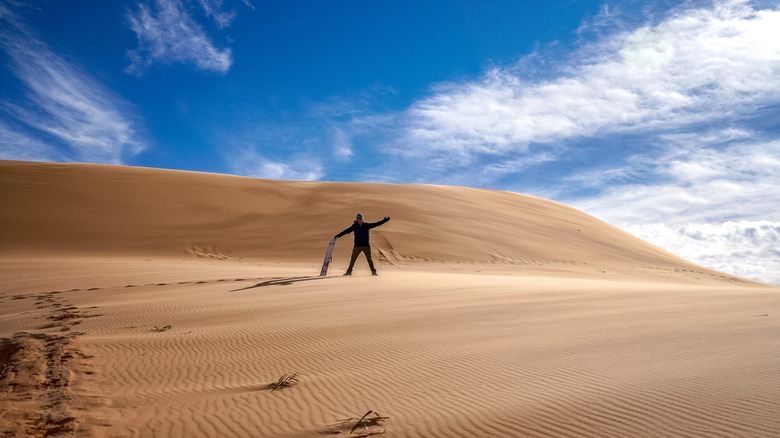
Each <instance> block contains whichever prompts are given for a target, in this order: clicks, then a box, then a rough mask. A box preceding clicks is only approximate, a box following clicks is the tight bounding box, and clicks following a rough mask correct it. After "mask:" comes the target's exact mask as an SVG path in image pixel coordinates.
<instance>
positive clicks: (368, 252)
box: [347, 246, 376, 273]
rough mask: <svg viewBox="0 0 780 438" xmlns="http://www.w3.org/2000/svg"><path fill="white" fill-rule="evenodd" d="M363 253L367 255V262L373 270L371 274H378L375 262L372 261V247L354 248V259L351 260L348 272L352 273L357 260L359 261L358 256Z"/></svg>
mask: <svg viewBox="0 0 780 438" xmlns="http://www.w3.org/2000/svg"><path fill="white" fill-rule="evenodd" d="M361 252H362V253H363V254H365V255H366V260H368V267H369V268H371V273H374V272H376V268H374V261H373V260H372V259H371V247H370V246H356V247H354V248H352V258H351V259H350V260H349V268H347V272H352V268H353V267H354V266H355V260H357V258H358V255H359V254H360V253H361Z"/></svg>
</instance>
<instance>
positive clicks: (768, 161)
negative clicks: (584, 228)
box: [565, 129, 780, 284]
mask: <svg viewBox="0 0 780 438" xmlns="http://www.w3.org/2000/svg"><path fill="white" fill-rule="evenodd" d="M717 134H721V135H717ZM746 137H748V138H746ZM749 137H750V136H749V135H748V134H747V133H745V132H742V131H738V130H737V131H735V130H730V129H725V130H721V131H716V132H705V133H702V134H701V135H699V136H696V135H692V134H686V135H674V136H668V137H666V140H667V141H669V142H670V144H669V146H670V147H669V149H668V150H667V151H666V152H665V153H664V154H662V155H661V156H659V157H657V158H655V159H650V158H648V157H647V156H641V157H638V158H636V160H635V161H639V160H641V161H642V164H641V166H636V167H634V168H632V167H631V166H629V167H627V168H624V169H616V170H614V175H615V176H616V178H615V179H613V180H610V178H609V175H605V174H604V173H603V172H594V173H591V174H581V175H578V176H577V177H576V178H574V179H575V180H576V181H577V182H578V183H581V184H585V185H591V186H594V187H601V188H602V189H603V190H602V191H601V192H600V193H598V194H597V195H595V196H592V197H589V198H584V199H571V200H565V202H567V203H570V204H572V205H574V206H576V207H578V208H580V209H582V210H584V211H586V212H588V213H590V214H593V215H595V216H598V217H600V218H602V219H604V220H606V221H608V222H610V223H613V224H615V225H617V226H619V227H620V228H623V229H625V230H627V231H629V232H631V233H633V234H635V235H637V236H638V237H640V238H643V239H645V240H648V241H649V242H651V243H654V244H656V245H658V246H660V247H661V248H664V249H666V250H668V251H670V252H672V253H674V254H677V255H679V256H681V257H683V258H686V259H688V260H691V261H693V262H695V263H698V264H700V265H703V266H706V267H709V268H713V269H717V270H721V271H724V272H729V273H731V274H736V275H741V276H744V277H748V278H753V279H757V280H760V281H765V282H770V283H775V284H780V269H778V268H780V250H778V249H777V248H780V246H779V245H778V244H780V198H778V193H780V140H775V141H767V142H755V141H754V140H753V139H751V138H749ZM718 138H720V139H722V140H723V142H718V141H717V140H716V139H718ZM724 142H725V143H726V144H725V145H724V144H723V143H724ZM713 143H714V145H713ZM708 145H710V146H709V147H708ZM636 171H640V172H642V173H644V174H645V176H646V177H648V176H649V178H647V179H649V180H650V181H649V182H645V183H642V184H621V183H619V182H618V181H616V180H620V179H624V178H626V177H627V175H628V176H630V175H631V174H632V173H633V172H636ZM591 178H592V179H593V181H590V180H591Z"/></svg>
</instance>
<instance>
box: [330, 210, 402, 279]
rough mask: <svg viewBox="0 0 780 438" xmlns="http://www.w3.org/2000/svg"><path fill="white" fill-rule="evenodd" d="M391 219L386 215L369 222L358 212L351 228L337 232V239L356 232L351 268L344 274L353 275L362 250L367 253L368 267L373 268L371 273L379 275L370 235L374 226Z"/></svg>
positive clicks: (350, 262) (350, 261)
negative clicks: (372, 252) (376, 220)
mask: <svg viewBox="0 0 780 438" xmlns="http://www.w3.org/2000/svg"><path fill="white" fill-rule="evenodd" d="M389 220H390V216H385V218H384V219H382V220H381V221H379V222H373V223H368V222H364V220H363V215H362V214H360V213H358V215H357V218H356V219H355V222H353V223H352V225H351V226H350V227H349V228H347V229H346V230H344V231H342V232H340V233H338V234H336V239H338V238H339V237H341V236H344V235H346V234H349V233H355V246H354V247H353V248H352V258H351V259H350V260H349V268H347V272H346V273H345V274H344V275H352V268H353V267H354V266H355V260H357V258H358V255H360V253H361V252H362V253H363V254H365V255H366V260H368V267H369V268H371V275H377V273H376V268H374V261H373V260H372V259H371V237H370V236H369V231H370V230H371V229H372V228H376V227H378V226H380V225H383V224H384V223H385V222H387V221H389Z"/></svg>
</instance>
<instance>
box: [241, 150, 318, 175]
mask: <svg viewBox="0 0 780 438" xmlns="http://www.w3.org/2000/svg"><path fill="white" fill-rule="evenodd" d="M228 165H229V166H230V167H231V168H232V170H233V173H235V174H237V175H243V176H249V177H253V178H265V179H275V180H291V181H316V180H319V179H321V178H322V177H323V176H324V172H323V169H322V165H321V164H320V163H319V162H318V161H316V160H313V159H311V158H307V157H303V156H295V157H292V158H291V159H290V160H288V161H287V162H283V161H274V160H270V159H268V158H266V157H264V156H262V155H260V154H259V153H257V152H256V151H255V150H254V149H252V148H246V149H244V150H242V151H240V152H237V153H234V154H232V155H231V156H230V157H229V158H228Z"/></svg>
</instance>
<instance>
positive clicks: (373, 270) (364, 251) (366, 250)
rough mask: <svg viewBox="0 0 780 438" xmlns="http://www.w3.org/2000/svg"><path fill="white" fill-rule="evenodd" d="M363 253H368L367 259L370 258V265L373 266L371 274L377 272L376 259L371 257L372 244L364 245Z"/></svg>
mask: <svg viewBox="0 0 780 438" xmlns="http://www.w3.org/2000/svg"><path fill="white" fill-rule="evenodd" d="M363 254H365V255H366V260H368V267H369V268H371V274H373V275H377V274H376V268H374V260H372V259H371V247H370V246H364V247H363Z"/></svg>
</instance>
